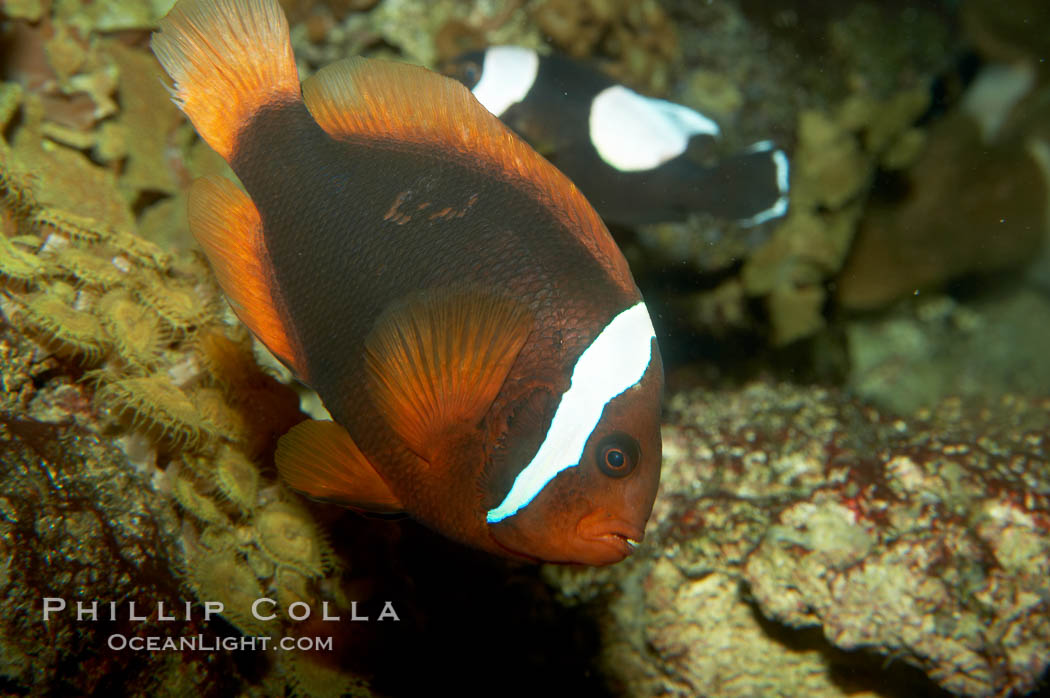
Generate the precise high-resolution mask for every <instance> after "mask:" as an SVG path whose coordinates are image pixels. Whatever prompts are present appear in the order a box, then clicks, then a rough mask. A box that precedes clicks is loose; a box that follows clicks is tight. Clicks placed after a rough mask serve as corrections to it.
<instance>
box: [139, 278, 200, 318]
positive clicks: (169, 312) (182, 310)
mask: <svg viewBox="0 0 1050 698" xmlns="http://www.w3.org/2000/svg"><path fill="white" fill-rule="evenodd" d="M138 294H139V300H140V301H141V302H142V304H143V305H145V306H146V307H148V308H150V309H151V310H153V311H154V312H155V313H157V315H160V317H161V318H162V319H163V320H164V321H165V322H167V323H168V324H169V325H171V327H172V328H173V329H175V330H179V331H185V330H188V329H190V328H191V327H196V326H198V325H201V324H203V323H204V321H205V320H206V319H207V317H208V315H209V311H210V308H209V304H208V303H206V299H205V298H203V297H202V296H201V294H200V293H199V292H198V291H197V289H196V288H195V287H194V286H193V285H191V284H188V283H185V282H180V281H175V280H172V279H166V278H164V277H161V276H158V277H156V278H155V279H153V280H151V282H150V283H148V284H146V285H145V286H143V287H142V288H141V289H139V292H138Z"/></svg>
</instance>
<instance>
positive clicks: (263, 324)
mask: <svg viewBox="0 0 1050 698" xmlns="http://www.w3.org/2000/svg"><path fill="white" fill-rule="evenodd" d="M189 223H190V231H191V232H192V233H193V236H194V237H195V238H197V242H198V243H200V246H201V247H202V248H203V249H204V254H205V255H207V257H208V261H209V262H211V266H212V269H214V270H215V276H216V277H217V278H218V280H219V286H221V287H222V290H223V293H225V294H226V297H227V298H228V299H229V301H230V305H231V306H233V310H234V312H235V313H237V317H239V318H240V319H241V322H243V323H244V324H245V325H247V326H248V329H250V330H251V331H252V333H253V334H255V336H256V337H258V338H259V339H260V340H261V341H262V343H263V344H265V345H266V348H267V349H269V350H270V351H271V352H273V354H274V355H275V356H276V357H277V358H279V359H280V360H281V361H283V362H284V363H285V365H286V366H288V367H289V368H291V369H292V370H293V371H295V373H296V375H297V376H298V377H299V378H300V379H301V380H305V378H306V376H305V372H304V366H303V365H302V361H300V360H299V357H301V356H302V354H301V352H297V351H296V346H297V345H296V342H295V340H294V338H293V332H292V330H291V328H290V327H289V326H288V324H287V323H286V322H285V320H284V319H283V318H282V317H281V313H280V311H279V310H278V307H279V305H280V301H279V297H278V293H277V290H276V289H277V285H276V281H275V280H274V278H273V273H272V271H271V269H272V267H271V266H270V262H269V257H268V256H267V253H266V247H265V246H264V244H263V238H262V221H261V219H260V218H259V211H258V209H256V208H255V204H254V203H252V200H251V198H250V197H249V196H248V195H247V194H245V193H244V192H243V191H241V190H240V189H239V188H238V187H237V185H236V184H234V183H233V182H231V181H230V180H228V179H226V178H225V177H220V176H218V175H209V176H207V177H202V178H200V179H198V180H196V181H195V182H194V183H193V186H192V187H191V188H190V194H189Z"/></svg>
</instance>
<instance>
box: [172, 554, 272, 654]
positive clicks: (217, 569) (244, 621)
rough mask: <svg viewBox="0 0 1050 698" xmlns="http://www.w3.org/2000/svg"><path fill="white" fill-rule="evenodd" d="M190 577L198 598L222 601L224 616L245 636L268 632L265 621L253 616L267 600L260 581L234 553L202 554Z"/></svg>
mask: <svg viewBox="0 0 1050 698" xmlns="http://www.w3.org/2000/svg"><path fill="white" fill-rule="evenodd" d="M188 568H189V569H188V570H187V576H188V578H189V583H190V586H191V587H192V588H193V591H194V592H195V593H196V595H197V598H198V599H201V600H206V601H219V602H221V603H222V605H223V612H222V615H223V617H224V618H226V620H228V621H230V622H231V623H233V624H234V625H235V626H236V627H237V628H238V629H239V630H240V631H241V632H243V633H245V634H246V635H258V634H262V633H263V632H264V631H265V628H266V625H265V623H263V621H260V620H259V619H257V618H255V617H254V616H253V615H252V612H251V608H252V604H253V603H254V602H255V600H256V599H258V598H261V597H262V596H264V594H263V589H262V586H261V585H260V584H259V580H258V579H256V578H255V574H254V573H253V572H252V570H251V568H250V567H248V565H247V563H245V562H244V560H243V559H241V556H240V555H239V554H238V553H235V552H230V551H228V552H219V553H211V552H201V553H199V554H198V555H195V556H194V557H193V558H192V559H191V560H190V561H189V565H188Z"/></svg>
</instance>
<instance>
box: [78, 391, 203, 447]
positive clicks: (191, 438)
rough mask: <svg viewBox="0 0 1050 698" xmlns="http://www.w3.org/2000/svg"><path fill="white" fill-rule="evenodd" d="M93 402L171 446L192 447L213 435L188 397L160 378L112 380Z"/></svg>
mask: <svg viewBox="0 0 1050 698" xmlns="http://www.w3.org/2000/svg"><path fill="white" fill-rule="evenodd" d="M96 398H97V399H98V400H99V401H101V402H102V403H103V404H105V405H107V406H109V407H110V408H111V409H112V410H114V411H115V412H117V413H120V414H127V415H130V416H131V421H132V424H133V425H134V426H136V427H140V428H144V429H146V430H147V431H157V432H159V435H160V437H161V438H165V437H166V438H170V439H171V440H172V441H174V442H175V443H182V444H186V445H188V446H196V445H199V444H200V443H201V442H202V441H203V440H204V439H206V438H209V437H211V436H212V435H213V434H214V427H213V426H212V425H211V424H209V423H208V422H207V421H206V420H205V419H203V418H202V417H201V415H200V414H199V413H198V412H197V409H196V407H195V406H194V404H193V402H192V401H191V400H190V399H189V397H187V396H186V394H185V393H183V392H182V391H181V390H179V389H178V388H177V387H175V386H174V385H172V384H171V383H170V382H168V381H167V380H166V379H165V378H164V377H161V376H146V377H128V378H121V379H118V380H114V381H112V382H109V383H106V384H105V385H103V386H102V388H101V389H100V390H99V391H98V393H97V394H96Z"/></svg>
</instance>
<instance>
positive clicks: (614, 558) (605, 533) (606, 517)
mask: <svg viewBox="0 0 1050 698" xmlns="http://www.w3.org/2000/svg"><path fill="white" fill-rule="evenodd" d="M576 531H577V533H579V535H580V538H583V539H584V540H586V541H589V542H592V543H598V544H600V545H601V546H602V550H603V552H604V553H606V554H608V555H609V562H619V561H620V560H622V559H624V558H625V557H627V556H628V555H630V554H631V553H632V552H634V550H635V549H636V548H637V547H638V546H639V545H640V544H641V542H642V540H643V539H644V538H645V530H644V529H643V528H641V527H639V526H636V525H634V524H631V523H630V522H628V521H625V520H623V519H621V518H618V517H615V516H612V515H611V514H609V513H608V512H606V511H602V510H599V511H596V512H593V513H591V514H588V515H587V516H585V517H584V518H583V519H581V520H580V523H579V524H578V525H577V526H576Z"/></svg>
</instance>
